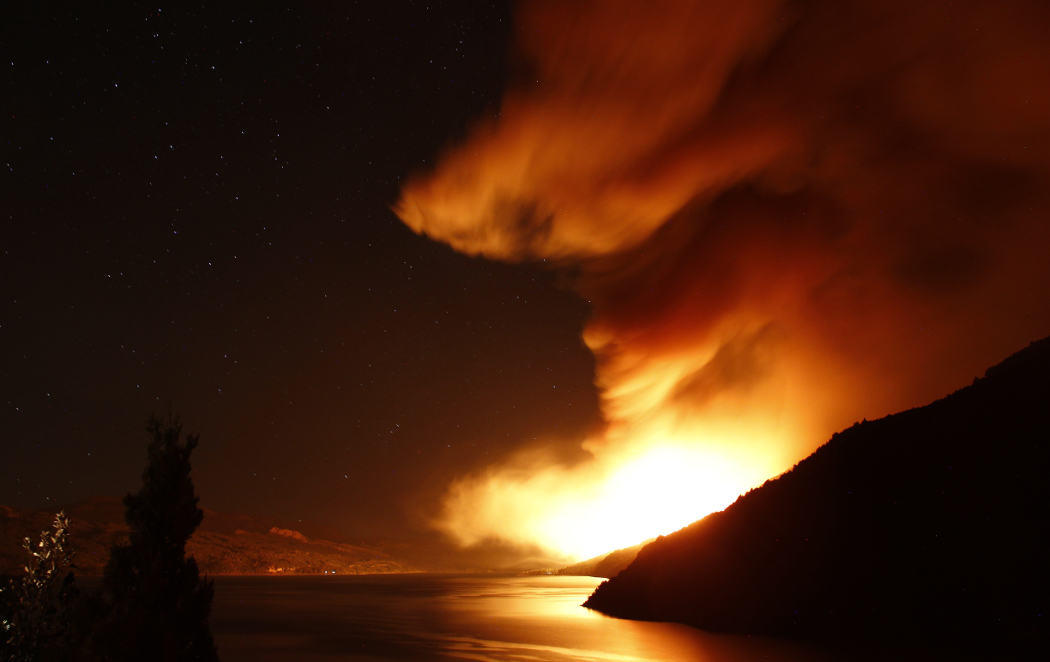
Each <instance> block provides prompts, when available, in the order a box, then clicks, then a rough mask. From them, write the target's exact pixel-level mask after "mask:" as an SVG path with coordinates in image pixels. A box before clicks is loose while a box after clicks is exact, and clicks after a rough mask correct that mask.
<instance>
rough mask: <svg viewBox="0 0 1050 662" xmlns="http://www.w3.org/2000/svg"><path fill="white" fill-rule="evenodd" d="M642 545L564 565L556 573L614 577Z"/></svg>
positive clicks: (636, 554) (633, 557)
mask: <svg viewBox="0 0 1050 662" xmlns="http://www.w3.org/2000/svg"><path fill="white" fill-rule="evenodd" d="M644 546H645V543H639V544H637V545H634V546H633V547H624V548H623V549H618V550H616V551H613V552H606V553H605V554H600V555H598V556H595V557H594V558H590V559H587V560H585V561H580V562H579V563H573V564H572V565H569V566H565V567H564V568H562V569H560V570H558V572H557V574H559V575H575V576H578V577H606V578H608V577H615V576H616V575H618V574H620V572H621V571H623V569H624V568H626V567H627V566H629V565H631V561H634V559H635V557H636V556H638V551H639V550H641V549H642V547H644Z"/></svg>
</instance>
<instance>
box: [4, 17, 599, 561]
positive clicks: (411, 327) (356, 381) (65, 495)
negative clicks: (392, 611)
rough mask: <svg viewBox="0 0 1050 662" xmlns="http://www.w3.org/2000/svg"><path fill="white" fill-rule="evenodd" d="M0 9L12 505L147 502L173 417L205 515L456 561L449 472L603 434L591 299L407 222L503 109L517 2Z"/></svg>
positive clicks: (8, 496) (7, 479)
mask: <svg viewBox="0 0 1050 662" xmlns="http://www.w3.org/2000/svg"><path fill="white" fill-rule="evenodd" d="M27 4H28V3H27ZM100 11H101V12H102V13H100ZM5 14H6V17H5V19H4V21H3V28H2V30H3V32H2V35H3V36H2V42H0V43H2V49H3V52H4V57H3V66H4V70H5V71H4V92H3V95H2V96H3V101H2V104H3V106H4V108H3V125H4V131H3V134H4V138H3V151H4V155H3V178H4V180H5V181H4V185H3V189H4V194H3V199H4V204H3V207H4V209H3V214H4V216H5V217H6V218H5V221H4V223H3V231H2V235H0V302H2V303H0V347H2V353H0V388H2V394H0V425H2V428H3V438H4V440H3V461H2V462H0V503H4V504H8V505H13V506H16V507H22V508H54V507H56V506H57V505H60V504H66V503H70V502H75V501H77V500H80V499H83V498H87V497H90V496H94V495H114V496H116V495H120V494H122V493H124V492H125V491H127V490H129V489H132V488H133V487H134V486H135V485H136V483H137V482H138V480H139V473H140V471H141V467H142V462H143V459H144V445H145V440H146V437H145V434H144V431H143V430H144V424H145V421H146V418H147V416H148V415H149V414H150V413H152V412H155V413H159V414H167V413H168V412H169V411H174V412H176V413H178V414H179V415H181V417H182V421H183V423H184V424H185V426H186V428H187V429H188V430H190V431H197V432H199V433H200V434H201V445H200V448H199V449H198V451H197V452H196V455H195V462H194V478H195V482H196V485H197V489H198V492H199V495H200V497H201V502H202V505H203V506H205V507H209V508H212V509H216V510H223V511H230V512H237V513H245V514H251V515H259V516H263V517H267V518H270V519H272V520H273V521H274V523H275V524H282V525H292V526H296V527H297V528H301V529H302V530H304V531H305V532H307V533H308V534H309V533H311V532H322V533H325V534H326V535H331V536H339V537H340V538H341V539H344V540H359V541H372V542H386V543H387V544H389V545H391V546H392V547H394V548H398V546H399V545H402V544H407V543H408V542H412V541H415V542H417V543H418V542H419V541H421V540H426V541H428V544H429V545H437V544H439V543H438V542H437V541H438V536H437V534H436V533H433V532H432V531H431V530H430V529H429V528H428V527H427V525H426V518H427V517H430V516H433V514H434V512H435V507H436V503H437V500H438V499H439V497H440V495H441V493H442V491H443V490H444V489H445V487H446V485H447V483H448V481H449V480H450V479H451V478H452V477H453V476H454V475H458V474H461V473H463V472H469V471H470V470H471V469H472V468H476V467H481V466H483V465H485V464H487V463H491V462H496V461H498V460H499V459H500V458H501V457H503V456H505V455H507V454H508V453H510V452H511V451H512V450H513V449H515V448H517V447H519V446H520V445H521V444H523V443H533V442H534V441H535V440H543V439H546V438H552V439H554V438H558V439H562V438H565V437H572V436H579V435H580V434H583V433H584V432H585V431H587V430H589V429H593V428H594V427H595V425H597V423H598V420H599V418H600V416H599V413H598V407H597V396H596V391H595V388H594V386H593V385H592V380H593V378H594V376H593V371H594V364H593V359H592V357H591V355H590V353H589V352H588V351H587V349H586V347H585V346H584V345H583V343H582V341H581V340H580V329H581V327H582V325H583V323H584V320H585V319H586V316H587V314H588V310H587V306H586V304H585V302H584V301H583V300H582V299H581V298H580V297H578V296H577V295H575V294H573V293H571V292H570V291H568V290H567V289H566V288H565V287H563V286H562V285H561V284H560V283H559V282H558V281H557V280H556V279H555V277H554V276H553V275H551V274H550V273H549V272H548V271H545V270H543V269H541V268H536V265H528V264H525V265H518V266H514V265H507V264H500V263H495V262H488V261H485V260H481V259H476V258H470V257H466V256H463V255H460V254H457V253H454V252H453V251H452V249H450V248H448V247H447V246H445V245H444V244H439V243H436V242H432V241H429V240H427V239H425V238H422V237H419V236H417V235H415V234H413V233H412V232H411V231H410V230H409V229H408V228H406V227H405V226H404V225H402V224H401V223H400V222H399V221H398V220H397V218H396V217H395V216H394V214H393V213H392V212H391V211H390V206H391V204H393V203H394V202H395V201H396V199H397V196H398V191H399V188H400V186H401V184H402V181H403V179H404V178H406V177H408V176H410V175H411V174H413V173H414V172H417V171H420V170H423V169H426V168H427V167H428V166H431V165H432V160H433V159H435V158H436V157H437V155H438V154H439V153H440V152H441V151H442V150H443V149H444V148H446V147H447V146H448V145H449V144H450V143H451V142H452V141H454V140H456V139H457V138H459V137H461V136H462V135H463V134H464V132H465V131H466V130H467V128H468V127H469V126H470V124H471V123H472V121H473V120H475V119H476V118H478V117H485V116H493V115H495V114H496V113H497V112H498V107H499V106H498V103H499V98H500V94H501V88H502V86H503V84H504V71H505V68H506V67H507V57H508V56H507V52H508V43H507V42H508V35H509V30H510V25H509V24H510V11H509V7H507V6H505V5H504V4H503V3H495V4H493V3H454V4H453V5H451V6H450V7H446V8H444V9H443V10H442V11H440V12H439V11H437V10H436V9H435V8H433V7H431V6H430V3H423V2H419V3H414V2H409V3H374V4H372V5H369V4H368V3H333V4H331V5H322V4H307V5H306V6H303V7H296V8H294V9H272V10H271V9H265V8H262V7H258V6H256V7H251V8H250V9H235V8H231V7H225V6H211V5H206V6H204V7H200V6H192V7H187V6H184V5H174V6H163V7H161V6H158V5H124V6H121V7H111V8H107V9H105V10H97V9H91V10H88V9H83V10H73V11H71V12H59V11H50V10H47V11H45V10H44V8H43V7H42V6H41V7H32V6H30V7H26V6H23V7H22V8H20V9H19V8H13V7H8V8H7V10H6V12H5ZM558 448H560V449H562V451H561V452H563V453H569V455H568V456H566V457H565V459H567V460H570V461H571V460H572V459H573V458H572V457H571V452H572V451H571V449H572V448H573V446H572V445H565V444H561V445H559V446H558ZM565 448H569V449H570V450H569V451H565V450H564V449H565ZM577 452H578V451H577Z"/></svg>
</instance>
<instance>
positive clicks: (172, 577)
mask: <svg viewBox="0 0 1050 662" xmlns="http://www.w3.org/2000/svg"><path fill="white" fill-rule="evenodd" d="M147 431H148V433H149V435H150V441H149V446H148V458H149V459H148V462H147V465H146V469H145V471H144V472H143V474H142V488H141V489H140V490H139V491H138V493H136V494H128V495H127V496H126V497H124V506H125V519H126V520H127V523H128V527H129V528H130V534H129V538H128V541H127V543H126V544H117V545H114V547H113V549H112V552H111V554H110V559H109V563H107V565H106V569H105V575H104V577H103V585H102V596H101V599H102V601H103V603H104V609H105V612H104V616H102V620H101V622H100V623H99V627H98V628H97V629H96V630H95V633H94V637H93V639H94V641H93V646H92V648H94V649H95V651H94V652H95V653H97V654H98V656H99V657H101V658H102V659H106V660H158V661H163V662H176V661H178V662H182V661H190V660H193V661H201V662H210V661H214V660H218V655H217V653H216V650H215V644H214V642H213V640H212V635H211V630H210V628H209V625H208V616H209V613H210V611H211V600H212V595H213V592H214V589H213V585H212V582H211V581H209V580H207V579H203V580H202V579H201V577H200V572H199V570H198V568H197V562H196V561H195V560H194V559H193V558H192V557H190V558H186V541H187V540H189V538H190V536H191V535H192V534H193V531H194V530H195V529H196V528H197V526H198V525H199V524H200V523H201V520H202V519H203V517H204V513H203V512H202V511H201V509H200V508H198V507H197V496H196V494H195V492H194V489H193V481H192V480H191V479H190V454H191V453H192V452H193V449H194V448H196V447H197V442H198V438H199V436H198V435H187V436H186V438H185V441H183V440H182V426H181V424H180V423H179V421H178V419H177V418H174V417H171V416H169V418H168V420H167V422H163V421H161V420H160V419H158V418H157V417H156V416H153V417H151V418H150V420H149V423H148V425H147Z"/></svg>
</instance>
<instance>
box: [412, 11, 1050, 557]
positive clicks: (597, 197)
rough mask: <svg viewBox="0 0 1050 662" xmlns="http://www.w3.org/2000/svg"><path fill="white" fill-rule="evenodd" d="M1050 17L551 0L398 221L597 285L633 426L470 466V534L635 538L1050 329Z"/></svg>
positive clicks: (584, 285)
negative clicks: (554, 451)
mask: <svg viewBox="0 0 1050 662" xmlns="http://www.w3.org/2000/svg"><path fill="white" fill-rule="evenodd" d="M1047 25H1050V5H1047V4H1046V3H1043V2H999V3H972V4H971V3H948V2H944V3H941V2H930V3H914V2H894V1H890V2H886V1H882V0H879V1H874V0H871V1H863V2H841V1H834V2H833V1H830V0H829V1H824V2H815V3H794V2H773V1H757V0H750V1H747V0H745V1H740V0H733V1H726V2H705V3H696V2H686V1H683V2H670V1H668V2H654V3H637V2H593V3H562V2H535V3H533V2H530V3H522V5H521V6H520V11H519V15H518V17H517V26H516V32H515V49H516V50H515V53H516V56H517V69H516V71H515V73H514V76H513V77H512V80H511V82H510V83H509V87H508V91H507V93H506V95H505V98H504V101H503V105H502V107H501V112H500V117H499V120H498V121H495V122H490V123H483V124H481V125H479V126H478V127H476V129H475V130H474V132H473V133H472V135H471V136H470V137H469V138H468V139H467V140H466V141H465V142H464V143H463V144H462V145H459V146H457V147H455V148H454V149H452V150H451V151H449V152H448V153H447V154H446V155H445V156H444V157H443V158H442V159H441V161H440V163H439V165H438V166H437V168H436V169H435V170H434V171H433V172H431V173H426V174H423V175H421V176H419V177H416V178H415V179H413V180H411V181H410V182H409V183H408V184H407V185H406V186H405V188H404V190H403V194H402V198H401V199H400V201H399V202H398V204H397V205H396V211H397V213H398V215H399V216H400V217H401V218H402V220H403V221H404V222H405V223H406V224H407V225H408V226H409V227H411V228H412V229H414V230H415V231H417V232H420V233H424V234H426V235H427V236H429V237H432V238H434V239H435V240H438V241H442V242H446V243H448V244H449V245H451V246H452V247H454V248H455V249H457V250H459V251H462V252H464V253H467V254H471V255H484V256H486V257H489V258H492V259H499V260H508V261H529V260H537V259H547V260H548V261H549V262H550V263H551V264H553V265H554V267H555V268H560V269H565V270H566V273H571V274H573V276H574V280H573V283H574V287H575V288H576V289H577V291H578V292H579V293H580V295H581V296H583V297H586V298H587V299H588V300H589V301H591V302H592V304H593V317H592V319H591V320H590V322H589V324H588V326H587V329H586V330H585V335H584V339H585V341H586V343H587V345H588V346H589V347H590V348H591V350H592V351H593V352H594V353H595V355H596V358H597V386H598V387H599V389H600V391H601V394H602V404H603V413H604V416H605V418H606V421H607V424H608V425H607V427H606V429H605V430H604V432H603V433H602V434H599V435H596V436H595V437H594V438H592V439H588V440H585V441H584V442H583V443H584V447H585V448H586V449H587V450H588V451H590V453H591V454H592V457H593V459H592V461H590V462H585V463H583V464H581V465H577V466H573V467H565V466H561V465H557V464H550V463H537V462H531V463H529V462H524V463H523V462H509V463H507V464H504V465H500V466H494V467H491V468H490V469H489V470H488V471H487V472H485V473H483V474H481V475H476V476H468V477H464V478H463V479H461V480H460V481H458V482H456V483H455V484H454V485H453V486H452V487H451V489H450V492H449V496H448V500H447V502H446V509H445V512H444V514H443V516H442V518H441V525H442V526H443V527H444V528H445V529H446V530H447V531H449V532H450V533H452V534H453V535H454V536H456V537H457V538H459V539H460V540H461V541H462V542H464V543H466V544H469V543H473V542H476V541H479V540H482V539H485V538H489V537H495V538H500V539H503V540H507V541H511V542H520V543H539V544H541V545H544V546H546V547H548V548H550V549H554V550H560V551H563V552H565V553H566V554H568V555H573V556H580V555H584V554H587V553H591V552H594V551H595V550H597V551H601V550H602V549H605V548H611V547H612V546H617V545H621V544H624V545H626V544H631V543H633V542H637V541H638V540H640V539H642V538H645V537H648V536H651V535H655V534H659V533H665V532H667V531H669V530H671V529H673V528H675V527H677V526H680V525H682V524H685V523H687V522H689V521H692V520H693V519H696V518H698V517H700V516H702V515H704V514H705V513H706V512H709V511H710V510H712V509H715V508H719V507H722V506H724V505H725V504H726V503H727V502H728V500H731V499H732V498H733V497H735V496H736V494H738V493H739V492H740V491H742V490H746V489H747V488H749V487H751V486H753V485H755V484H756V483H759V482H761V481H762V480H763V479H765V478H767V477H769V476H771V475H774V474H776V473H778V472H780V471H783V470H784V469H786V468H788V467H789V466H790V465H791V464H792V463H793V462H794V461H796V460H798V459H800V458H801V457H803V456H804V455H806V454H807V453H808V452H810V451H811V450H812V449H813V448H814V447H815V446H816V445H817V444H819V443H820V442H821V441H823V439H825V438H826V437H827V435H828V434H830V433H831V432H833V431H834V430H836V429H838V428H841V427H843V426H845V425H847V424H849V423H850V422H852V421H853V420H856V419H859V418H861V417H874V416H878V415H881V414H885V413H887V412H889V411H893V410H896V409H900V408H903V407H907V406H910V405H916V404H920V403H922V402H924V401H925V400H929V399H932V398H934V397H937V396H940V395H943V394H944V393H945V392H947V391H949V390H951V389H952V388H954V387H957V386H959V385H960V384H962V383H964V382H966V381H967V380H969V379H970V378H972V377H973V376H974V374H976V372H977V371H978V370H979V369H980V368H981V366H984V365H987V364H989V363H992V362H994V361H995V360H997V359H998V358H1001V357H1002V356H1003V355H1005V354H1007V353H1009V352H1010V351H1012V350H1014V349H1016V348H1017V347H1019V346H1022V345H1023V344H1024V343H1025V342H1027V341H1029V340H1031V339H1033V338H1035V337H1037V336H1040V335H1045V334H1046V333H1047V332H1048V331H1050V296H1048V294H1050V267H1048V259H1047V247H1048V246H1050V195H1048V194H1050V86H1048V85H1046V81H1047V80H1050V42H1047V40H1046V38H1045V36H1046V35H1045V26H1047ZM632 467H635V469H632ZM632 471H633V472H634V473H632ZM669 513H673V515H671V516H670V517H665V515H667V514H669ZM625 532H626V533H625Z"/></svg>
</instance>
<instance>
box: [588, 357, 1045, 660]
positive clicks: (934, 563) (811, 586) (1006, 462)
mask: <svg viewBox="0 0 1050 662" xmlns="http://www.w3.org/2000/svg"><path fill="white" fill-rule="evenodd" d="M1048 448H1050V338H1047V339H1044V340H1041V341H1038V342H1036V343H1033V344H1032V345H1030V346H1029V347H1028V348H1026V349H1024V350H1023V351H1021V352H1018V353H1017V354H1015V355H1013V356H1011V357H1010V358H1008V359H1006V360H1005V361H1003V362H1002V363H1000V364H999V365H997V366H995V367H993V368H990V369H989V370H988V371H987V372H986V374H985V377H984V378H982V379H977V380H975V381H974V383H973V385H972V386H968V387H966V388H963V389H961V390H959V391H957V392H955V393H953V394H951V395H949V396H947V397H945V398H943V399H941V400H938V401H936V402H934V403H932V404H929V405H927V406H925V407H920V408H916V409H912V410H909V411H904V412H901V413H898V414H894V415H892V416H887V417H886V418H883V419H880V420H877V421H865V422H862V423H857V424H855V425H853V426H852V427H850V428H849V429H847V430H845V431H843V432H840V433H837V434H835V435H834V436H832V438H831V439H830V440H829V441H828V442H827V443H825V444H824V445H823V446H821V447H820V448H819V449H818V450H817V451H816V452H814V453H813V454H812V455H811V456H809V457H808V458H806V459H805V460H803V461H802V462H800V463H798V464H797V465H796V466H795V467H794V468H793V469H792V470H791V471H788V472H787V473H785V474H783V475H781V476H780V477H778V478H775V479H773V480H769V481H767V482H766V483H765V484H764V485H762V486H761V487H759V488H757V489H754V490H752V491H750V492H748V493H747V494H745V495H743V496H741V497H740V498H739V499H738V500H737V501H736V502H735V503H734V504H732V505H731V506H730V507H729V508H727V509H725V510H724V511H722V512H718V513H714V514H711V515H709V516H707V517H705V518H704V519H702V520H700V521H698V522H696V523H694V524H692V525H690V526H688V527H686V528H684V529H682V530H680V531H678V532H676V533H673V534H671V535H668V536H666V537H661V538H658V539H657V540H656V541H654V542H653V543H651V544H649V545H648V546H646V547H644V548H643V549H642V550H641V552H640V553H639V554H638V557H637V559H636V560H635V561H634V562H633V563H632V564H631V565H630V566H629V567H627V568H626V569H625V570H624V571H623V572H621V573H620V574H619V575H618V576H616V577H615V578H613V579H611V580H609V581H606V582H604V583H602V585H601V586H599V587H598V588H597V590H595V592H594V594H593V595H592V596H591V597H590V598H589V599H588V600H587V602H586V603H585V605H586V606H587V607H590V608H592V609H596V610H598V611H601V612H604V613H606V614H610V615H614V616H620V617H624V618H634V619H645V620H662V621H676V622H681V623H687V624H690V625H694V626H697V627H700V628H704V629H708V630H715V631H726V632H738V633H761V634H770V635H779V636H792V637H805V638H819V639H845V638H867V637H872V638H877V639H879V640H883V641H885V640H887V639H919V638H921V639H926V640H937V639H945V640H947V639H954V640H955V641H957V642H960V641H961V642H971V641H974V640H983V641H984V642H994V643H996V644H998V643H1004V642H1013V643H1015V644H1024V643H1027V644H1031V643H1040V644H1045V643H1046V641H1047V639H1048V637H1047V618H1048V612H1047V608H1048V606H1050V604H1048V603H1050V592H1048V590H1047V589H1048V584H1050V582H1048V581H1047V573H1048V565H1047V564H1048V557H1047V547H1046V540H1048V539H1050V536H1048V535H1047V534H1048V526H1050V518H1048V516H1047V515H1048V512H1047V510H1048V509H1047V503H1048V501H1047V497H1048V485H1050V482H1048V468H1050V463H1048V456H1050V453H1048Z"/></svg>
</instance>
